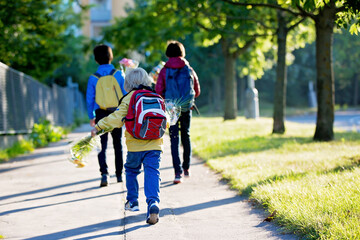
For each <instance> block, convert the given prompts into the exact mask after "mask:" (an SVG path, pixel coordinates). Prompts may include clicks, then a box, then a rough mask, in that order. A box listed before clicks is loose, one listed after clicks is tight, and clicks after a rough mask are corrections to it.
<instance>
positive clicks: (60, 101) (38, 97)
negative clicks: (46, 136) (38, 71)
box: [0, 62, 86, 135]
mask: <svg viewBox="0 0 360 240" xmlns="http://www.w3.org/2000/svg"><path fill="white" fill-rule="evenodd" d="M0 101H1V103H0V135H8V134H26V133H29V132H30V131H31V128H32V126H33V125H34V123H37V122H38V121H39V120H40V119H41V118H46V119H48V120H50V121H51V122H52V123H53V124H54V125H57V126H67V125H70V124H72V123H73V122H74V116H75V114H77V115H79V116H81V115H83V114H85V113H86V106H85V99H84V96H83V95H82V94H81V93H80V92H79V90H78V86H77V84H71V83H70V84H68V86H67V87H60V86H58V85H55V84H54V85H53V86H52V87H48V86H46V85H44V84H42V83H40V82H38V81H36V80H34V79H33V78H32V77H30V76H28V75H26V74H24V73H22V72H19V71H16V70H14V69H12V68H10V67H8V66H7V65H5V64H3V63H1V62H0Z"/></svg>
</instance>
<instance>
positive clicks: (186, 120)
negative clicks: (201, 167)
mask: <svg viewBox="0 0 360 240" xmlns="http://www.w3.org/2000/svg"><path fill="white" fill-rule="evenodd" d="M191 115H192V114H191V110H190V111H187V112H181V115H180V117H179V120H178V121H177V123H176V124H175V125H173V126H170V128H169V133H170V145H171V156H172V161H173V167H174V170H175V174H182V169H189V167H190V159H191V142H190V122H191ZM179 131H180V137H181V143H182V145H183V148H184V153H183V163H182V165H181V161H180V154H179V148H180V141H179ZM181 167H182V168H181Z"/></svg>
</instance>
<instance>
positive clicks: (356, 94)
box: [353, 73, 360, 106]
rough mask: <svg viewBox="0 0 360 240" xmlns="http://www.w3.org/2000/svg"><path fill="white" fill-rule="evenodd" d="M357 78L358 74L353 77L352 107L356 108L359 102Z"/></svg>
mask: <svg viewBox="0 0 360 240" xmlns="http://www.w3.org/2000/svg"><path fill="white" fill-rule="evenodd" d="M359 76H360V74H358V73H356V74H355V75H354V101H353V104H354V106H357V105H358V101H359V79H358V78H359Z"/></svg>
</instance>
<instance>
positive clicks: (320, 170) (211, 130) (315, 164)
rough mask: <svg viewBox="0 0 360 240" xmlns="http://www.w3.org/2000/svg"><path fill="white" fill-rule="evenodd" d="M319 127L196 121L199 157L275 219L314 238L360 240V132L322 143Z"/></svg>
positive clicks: (193, 132) (193, 131)
mask: <svg viewBox="0 0 360 240" xmlns="http://www.w3.org/2000/svg"><path fill="white" fill-rule="evenodd" d="M314 131H315V126H311V125H304V124H296V123H290V122H286V133H285V134H284V135H271V132H272V119H271V118H261V119H258V120H246V119H245V118H241V117H239V118H238V119H237V120H231V121H225V122H224V121H223V119H222V118H220V117H214V118H201V117H194V118H193V120H192V126H191V139H192V144H193V152H194V154H196V155H198V156H199V157H201V158H202V159H205V160H206V161H207V163H208V165H209V166H210V167H211V168H213V169H214V170H215V171H217V172H220V173H221V174H222V175H223V177H224V178H225V179H227V180H228V181H229V183H230V184H231V186H232V187H233V188H235V189H237V190H238V191H239V193H240V194H244V195H248V196H249V197H250V198H251V199H254V200H256V201H258V202H259V203H261V204H263V205H264V206H265V207H266V208H267V209H268V210H269V212H274V211H275V210H276V216H275V221H277V222H278V223H279V224H281V225H282V226H284V228H285V229H287V230H289V231H290V232H295V233H297V234H298V235H300V236H303V237H305V238H307V239H360V227H359V226H360V134H359V133H346V132H336V133H335V140H334V141H332V142H314V141H313V140H312V137H313V134H314Z"/></svg>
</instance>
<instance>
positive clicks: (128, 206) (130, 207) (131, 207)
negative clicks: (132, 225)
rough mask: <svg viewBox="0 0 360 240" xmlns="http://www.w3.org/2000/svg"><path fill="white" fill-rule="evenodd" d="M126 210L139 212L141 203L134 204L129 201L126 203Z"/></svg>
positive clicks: (135, 202)
mask: <svg viewBox="0 0 360 240" xmlns="http://www.w3.org/2000/svg"><path fill="white" fill-rule="evenodd" d="M125 210H129V211H132V212H135V211H139V210H140V209H139V202H138V201H134V202H130V201H129V200H128V201H127V202H126V203H125Z"/></svg>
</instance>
